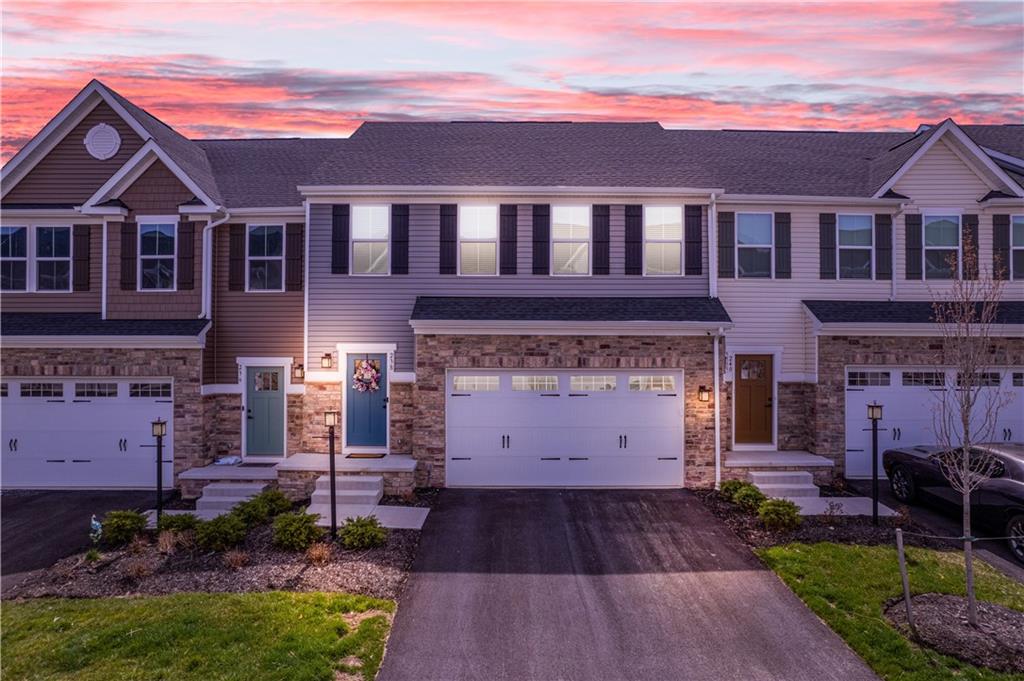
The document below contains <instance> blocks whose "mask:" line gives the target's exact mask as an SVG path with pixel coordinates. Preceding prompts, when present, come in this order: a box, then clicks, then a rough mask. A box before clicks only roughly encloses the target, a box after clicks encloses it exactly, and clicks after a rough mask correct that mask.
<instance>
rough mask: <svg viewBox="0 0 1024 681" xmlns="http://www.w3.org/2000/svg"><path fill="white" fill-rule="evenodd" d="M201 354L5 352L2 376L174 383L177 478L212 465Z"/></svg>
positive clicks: (61, 350)
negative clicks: (166, 379)
mask: <svg viewBox="0 0 1024 681" xmlns="http://www.w3.org/2000/svg"><path fill="white" fill-rule="evenodd" d="M202 366H203V361H202V350H199V349H195V350H186V349H166V350H164V349H153V348H149V349H120V348H4V351H3V354H2V356H0V373H2V375H3V376H5V377H6V376H9V377H40V378H42V377H47V378H73V377H79V376H81V377H88V378H111V379H114V378H133V377H140V378H157V377H163V376H169V377H171V378H172V379H174V405H173V409H174V475H175V480H177V475H178V473H180V472H182V471H184V470H187V469H189V468H192V467H193V466H202V465H205V464H207V463H209V462H210V461H211V460H212V459H211V458H209V456H208V455H207V453H206V452H205V451H204V450H205V448H204V446H203V441H204V439H205V438H204V435H205V433H204V408H203V400H202V398H201V395H200V384H201V381H202Z"/></svg>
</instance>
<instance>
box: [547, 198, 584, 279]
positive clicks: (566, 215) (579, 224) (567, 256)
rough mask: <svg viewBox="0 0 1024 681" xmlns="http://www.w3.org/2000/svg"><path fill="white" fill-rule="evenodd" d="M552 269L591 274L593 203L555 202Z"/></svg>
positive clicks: (561, 271)
mask: <svg viewBox="0 0 1024 681" xmlns="http://www.w3.org/2000/svg"><path fill="white" fill-rule="evenodd" d="M551 273H552V274H557V275H569V276H580V275H587V274H590V206H552V208H551Z"/></svg>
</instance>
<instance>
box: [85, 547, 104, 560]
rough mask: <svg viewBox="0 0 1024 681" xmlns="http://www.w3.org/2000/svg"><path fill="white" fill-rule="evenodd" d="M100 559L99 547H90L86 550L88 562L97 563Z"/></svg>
mask: <svg viewBox="0 0 1024 681" xmlns="http://www.w3.org/2000/svg"><path fill="white" fill-rule="evenodd" d="M99 559H100V551H99V549H89V550H88V551H86V552H85V560H86V562H88V563H95V562H96V561H98V560H99Z"/></svg>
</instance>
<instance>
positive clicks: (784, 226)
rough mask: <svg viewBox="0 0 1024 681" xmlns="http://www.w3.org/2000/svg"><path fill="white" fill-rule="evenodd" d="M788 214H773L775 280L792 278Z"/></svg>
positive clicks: (789, 220)
mask: <svg viewBox="0 0 1024 681" xmlns="http://www.w3.org/2000/svg"><path fill="white" fill-rule="evenodd" d="M790 223H791V219H790V216H789V213H776V214H775V278H776V279H790V278H791V277H792V276H793V269H792V265H791V264H790V263H791V260H792V257H791V251H792V246H793V243H792V240H791V238H790V231H791V230H790Z"/></svg>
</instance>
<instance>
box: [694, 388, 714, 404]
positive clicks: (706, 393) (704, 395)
mask: <svg viewBox="0 0 1024 681" xmlns="http://www.w3.org/2000/svg"><path fill="white" fill-rule="evenodd" d="M697 399H698V400H699V401H701V402H710V401H711V391H710V390H708V387H707V386H706V385H702V386H701V387H699V388H697Z"/></svg>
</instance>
